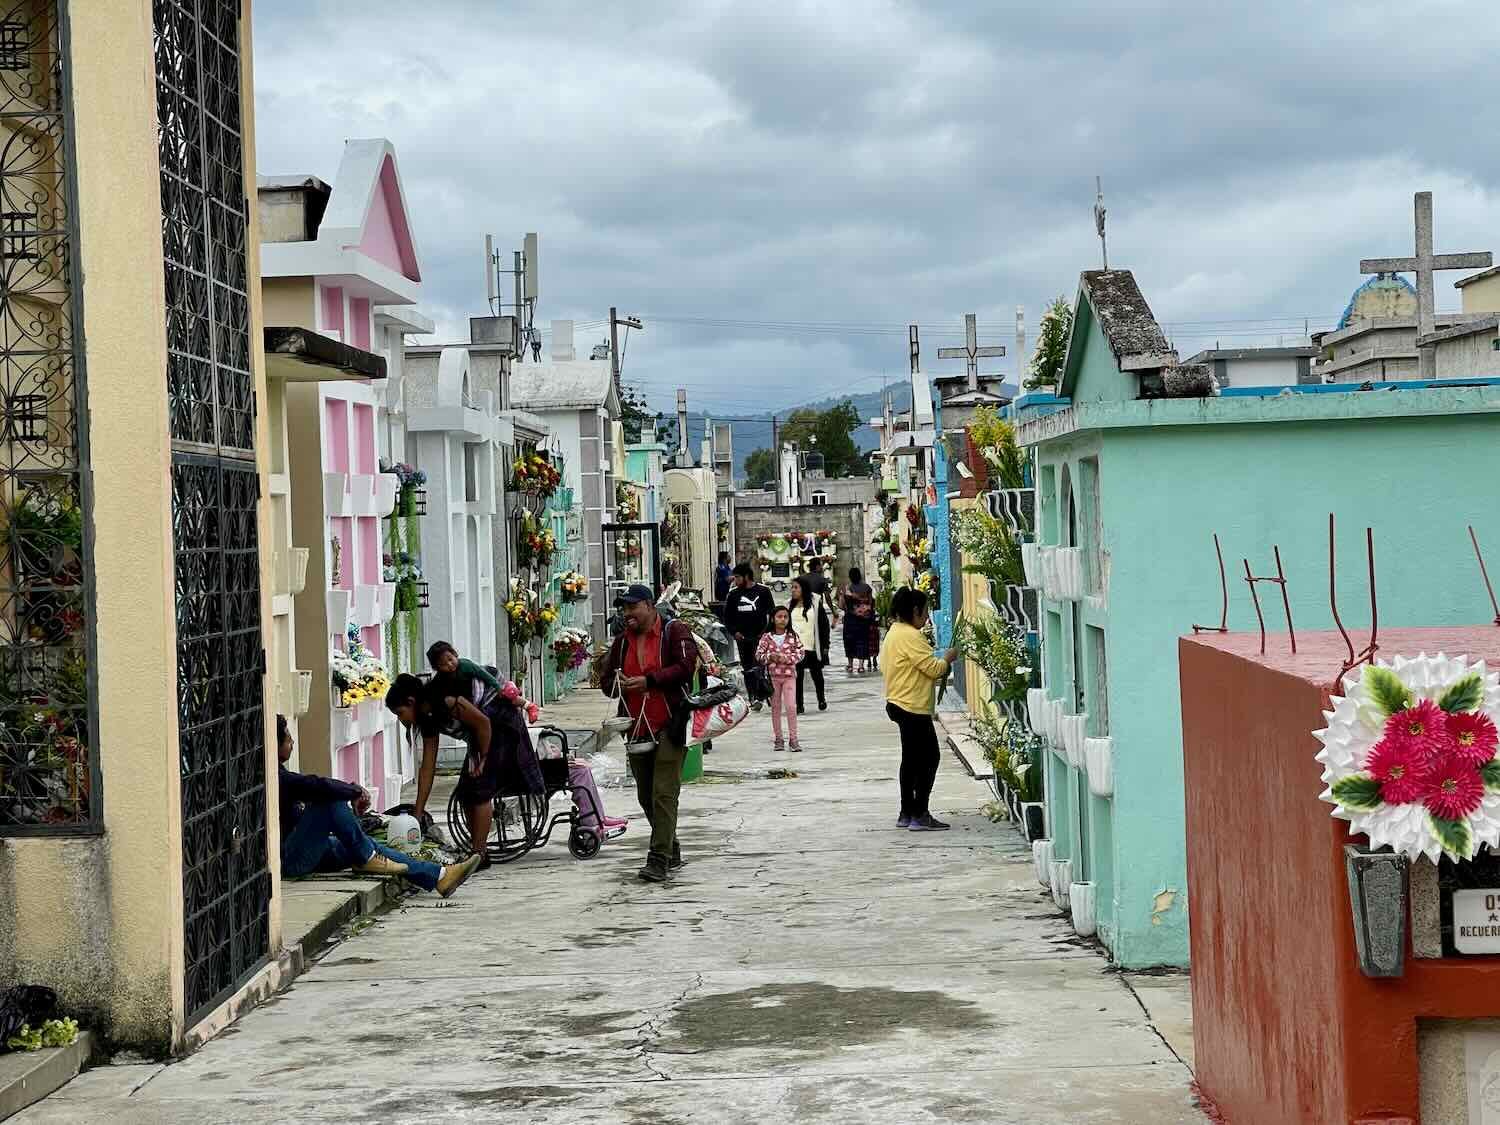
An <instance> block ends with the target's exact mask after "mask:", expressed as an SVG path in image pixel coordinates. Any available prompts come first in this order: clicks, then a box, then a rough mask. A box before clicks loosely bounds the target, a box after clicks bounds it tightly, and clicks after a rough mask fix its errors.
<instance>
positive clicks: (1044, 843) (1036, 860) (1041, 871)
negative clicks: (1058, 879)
mask: <svg viewBox="0 0 1500 1125" xmlns="http://www.w3.org/2000/svg"><path fill="white" fill-rule="evenodd" d="M1031 862H1032V865H1033V866H1034V867H1035V868H1036V881H1037V882H1038V883H1040V884H1041V885H1042V886H1044V887H1051V886H1052V841H1051V840H1033V841H1032V842H1031Z"/></svg>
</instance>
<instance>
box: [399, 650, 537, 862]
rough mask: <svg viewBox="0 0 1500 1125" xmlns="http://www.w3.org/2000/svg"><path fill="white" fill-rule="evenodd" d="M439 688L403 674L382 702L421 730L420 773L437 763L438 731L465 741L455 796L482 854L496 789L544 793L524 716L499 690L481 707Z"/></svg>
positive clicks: (414, 730) (435, 683) (475, 846)
mask: <svg viewBox="0 0 1500 1125" xmlns="http://www.w3.org/2000/svg"><path fill="white" fill-rule="evenodd" d="M443 688H444V684H443V682H442V681H441V680H435V681H433V683H431V684H424V683H423V682H422V681H421V680H419V679H417V677H415V676H412V675H408V674H406V673H403V674H401V675H399V676H397V677H396V680H395V682H394V683H392V684H391V687H390V690H389V691H388V692H386V696H385V705H386V707H387V708H388V709H389V710H390V711H391V712H392V713H393V714H394V715H395V716H396V718H397V719H399V720H400V721H401V725H402V726H404V727H405V728H406V729H407V731H408V732H411V733H420V734H421V736H422V761H423V773H424V774H426V773H427V772H428V771H427V762H428V760H429V759H430V760H431V761H432V762H433V763H434V764H435V763H436V762H437V749H438V735H440V734H446V735H448V736H449V737H450V738H457V739H462V740H463V741H464V742H466V743H468V746H469V752H468V754H467V755H466V756H465V758H464V768H463V772H462V774H461V775H460V776H459V779H458V788H457V792H458V799H459V803H460V804H462V805H463V807H464V818H465V819H466V820H467V821H468V827H469V839H470V840H471V841H472V842H473V844H472V846H473V849H474V851H475V852H476V853H478V854H480V855H485V843H486V841H488V840H489V838H490V826H491V823H492V822H493V820H494V801H495V798H496V797H497V796H498V795H499V794H501V793H506V794H511V793H516V794H519V793H538V794H539V793H543V792H545V791H546V787H545V785H544V784H543V782H542V769H541V766H540V765H539V764H538V763H537V759H536V751H535V749H533V748H532V745H531V733H530V732H529V731H528V730H527V729H526V716H525V715H523V714H522V713H521V710H520V708H518V707H517V706H516V705H515V704H513V703H512V702H511V701H510V700H508V699H506V698H505V696H504V695H503V694H501V693H491V694H489V695H488V696H487V697H486V698H485V699H484V701H483V704H484V705H483V706H482V707H481V706H478V705H476V704H475V703H473V702H472V701H470V700H468V699H464V698H461V697H459V696H456V695H446V694H444V691H443ZM424 796H425V795H424ZM485 863H488V857H486V859H485Z"/></svg>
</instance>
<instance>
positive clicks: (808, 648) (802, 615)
mask: <svg viewBox="0 0 1500 1125" xmlns="http://www.w3.org/2000/svg"><path fill="white" fill-rule="evenodd" d="M818 605H819V599H818V596H817V595H816V594H815V593H813V590H812V582H811V581H810V580H809V579H808V577H807V575H805V574H799V575H798V576H797V578H796V579H795V581H794V582H793V583H792V604H791V610H790V612H791V615H792V631H793V632H794V633H796V634H797V639H798V640H799V641H801V642H802V662H801V663H800V664H798V665H797V714H799V715H801V714H803V713H804V712H805V711H806V710H807V707H806V703H805V696H804V693H803V675H804V673H806V674H808V675H811V676H812V682H813V690H814V691H816V692H817V694H818V710H819V711H826V710H828V695H827V692H826V690H825V687H824V683H823V665H824V664H826V663H827V660H825V659H824V657H825V656H826V650H825V649H824V648H823V646H822V642H823V631H822V629H820V628H819V627H818V623H819V621H820V619H821V618H820V615H819V612H818Z"/></svg>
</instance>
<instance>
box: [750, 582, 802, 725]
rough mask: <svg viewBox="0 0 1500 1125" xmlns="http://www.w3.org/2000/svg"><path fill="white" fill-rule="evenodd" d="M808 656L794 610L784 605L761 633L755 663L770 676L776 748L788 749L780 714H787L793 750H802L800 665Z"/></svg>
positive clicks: (778, 608) (777, 610)
mask: <svg viewBox="0 0 1500 1125" xmlns="http://www.w3.org/2000/svg"><path fill="white" fill-rule="evenodd" d="M805 655H806V653H805V651H804V650H803V648H802V642H801V641H800V640H798V638H797V634H796V633H794V632H792V611H791V610H789V609H787V607H786V606H784V605H779V606H777V607H776V611H775V612H774V613H773V614H772V615H771V631H770V632H769V633H763V634H761V638H760V643H759V644H758V645H757V646H756V648H755V662H756V663H757V664H761V665H764V666H765V669H766V672H767V674H768V675H769V676H770V677H771V733H772V735H773V737H774V738H775V739H776V741H775V743H774V745H773V746H772V747H771V748H772V749H773V750H785V749H786V744H785V743H784V742H782V741H781V717H782V715H783V714H785V715H786V725H787V733H788V734H790V735H791V738H792V749H793V750H795V751H798V752H799V753H800V752H801V750H802V746H801V744H799V743H798V741H797V707H796V699H797V666H798V665H799V664H801V663H802V659H803V657H804V656H805Z"/></svg>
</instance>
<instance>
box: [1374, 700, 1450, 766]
mask: <svg viewBox="0 0 1500 1125" xmlns="http://www.w3.org/2000/svg"><path fill="white" fill-rule="evenodd" d="M1447 718H1448V717H1447V715H1446V714H1444V712H1443V709H1442V708H1441V707H1439V706H1438V705H1437V704H1436V703H1434V702H1433V701H1432V700H1430V699H1423V700H1419V701H1418V702H1417V703H1416V704H1414V705H1413V706H1411V707H1408V708H1407V709H1406V710H1404V711H1397V712H1396V713H1395V714H1394V715H1392V716H1391V717H1390V718H1389V719H1387V720H1386V721H1385V737H1386V739H1387V740H1389V741H1391V742H1395V743H1399V744H1400V745H1402V746H1407V747H1410V748H1411V749H1413V750H1417V751H1420V752H1421V753H1424V754H1426V755H1427V756H1428V757H1429V758H1435V757H1437V756H1438V755H1439V754H1441V753H1442V752H1443V751H1444V750H1446V749H1447V748H1448V724H1447Z"/></svg>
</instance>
